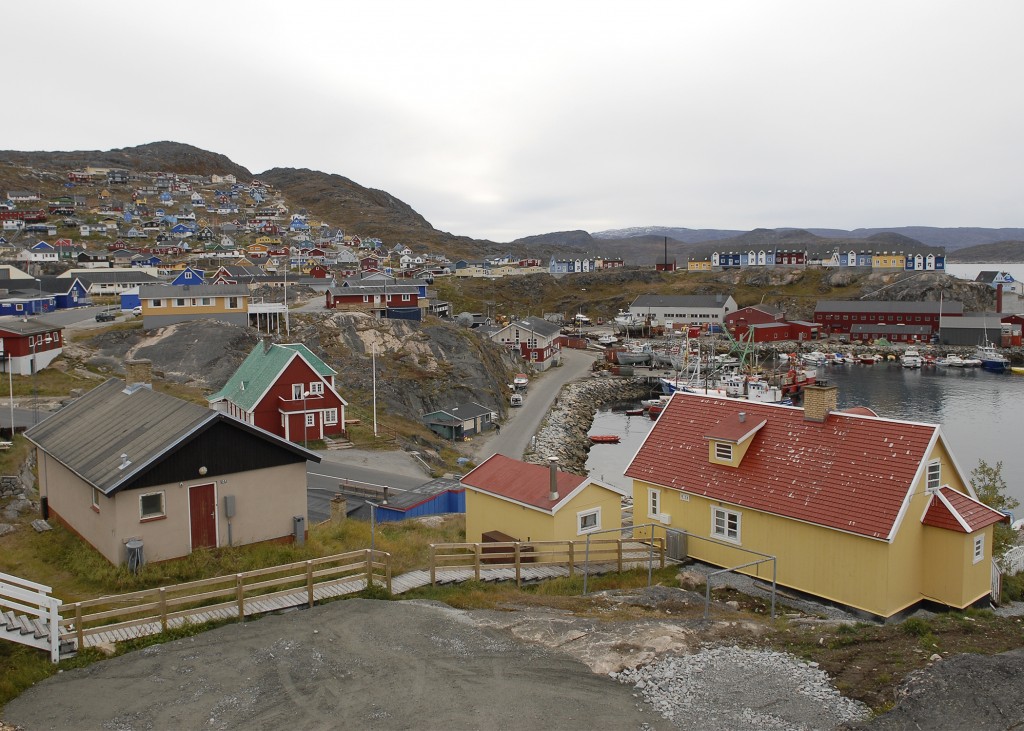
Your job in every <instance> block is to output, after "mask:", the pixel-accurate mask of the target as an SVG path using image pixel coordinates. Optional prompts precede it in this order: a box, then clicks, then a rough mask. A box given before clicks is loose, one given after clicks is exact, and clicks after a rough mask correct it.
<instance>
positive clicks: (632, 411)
mask: <svg viewBox="0 0 1024 731" xmlns="http://www.w3.org/2000/svg"><path fill="white" fill-rule="evenodd" d="M643 415H644V410H643V409H626V416H643Z"/></svg>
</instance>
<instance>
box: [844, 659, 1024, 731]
mask: <svg viewBox="0 0 1024 731" xmlns="http://www.w3.org/2000/svg"><path fill="white" fill-rule="evenodd" d="M899 696H900V700H899V701H898V702H897V703H896V707H895V708H893V709H892V710H891V711H889V712H888V713H885V714H883V715H881V716H878V717H877V718H875V719H873V720H871V721H868V722H867V723H864V724H858V725H853V726H848V727H846V728H857V729H870V730H871V731H889V730H890V729H891V730H892V731H896V729H907V728H965V729H967V728H969V729H972V730H973V731H987V730H988V729H992V730H993V731H994V730H995V729H1000V730H1002V729H1011V728H1021V727H1022V726H1024V704H1022V703H1021V698H1022V697H1024V650H1013V651H1012V652H1004V653H1002V654H999V655H955V656H953V657H949V658H947V659H945V660H943V661H942V662H936V663H935V664H933V665H932V666H931V667H928V668H926V669H924V670H918V671H917V672H914V673H911V674H910V675H909V676H908V678H907V680H906V682H905V683H904V684H903V687H902V688H901V689H900V692H899Z"/></svg>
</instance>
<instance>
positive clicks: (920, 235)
mask: <svg viewBox="0 0 1024 731" xmlns="http://www.w3.org/2000/svg"><path fill="white" fill-rule="evenodd" d="M756 230H759V231H761V230H766V229H756ZM771 230H774V231H788V230H799V231H806V232H808V233H812V234H815V235H817V236H820V237H822V238H826V239H868V238H871V237H873V236H877V235H878V234H886V233H893V234H900V235H902V236H906V237H908V238H909V239H913V240H915V241H918V242H920V243H922V244H925V245H926V246H940V247H942V248H944V249H946V251H955V250H957V249H962V248H965V247H967V246H976V245H978V244H991V243H995V242H997V241H1010V240H1024V228H978V227H964V228H938V227H935V226H893V227H890V228H858V229H854V230H853V231H847V230H846V229H841V228H807V229H790V228H788V227H786V228H777V229H771ZM743 233H744V232H743V231H736V230H730V229H712V228H701V229H693V228H678V227H670V226H638V227H634V228H620V229H611V230H608V231H597V232H595V233H594V234H593V236H594V237H595V238H598V239H626V238H633V237H639V236H648V235H652V234H654V235H658V236H668V237H670V238H674V239H677V240H679V241H683V242H686V243H688V244H698V243H703V242H708V241H722V240H727V239H735V238H736V237H737V236H740V235H741V234H743Z"/></svg>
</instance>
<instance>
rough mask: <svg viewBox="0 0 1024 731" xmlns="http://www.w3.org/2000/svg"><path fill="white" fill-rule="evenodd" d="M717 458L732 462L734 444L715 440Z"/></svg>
mask: <svg viewBox="0 0 1024 731" xmlns="http://www.w3.org/2000/svg"><path fill="white" fill-rule="evenodd" d="M715 459H721V460H724V461H726V462H732V445H731V444H726V443H725V442H715Z"/></svg>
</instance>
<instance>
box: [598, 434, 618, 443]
mask: <svg viewBox="0 0 1024 731" xmlns="http://www.w3.org/2000/svg"><path fill="white" fill-rule="evenodd" d="M620 439H621V437H620V436H619V435H618V434H591V435H590V442H591V444H618V443H619V440H620Z"/></svg>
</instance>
